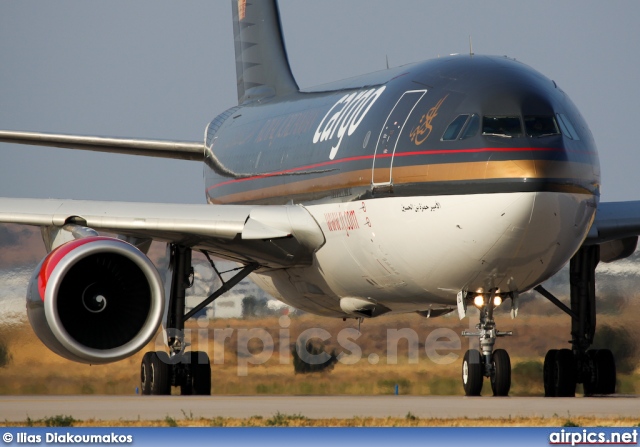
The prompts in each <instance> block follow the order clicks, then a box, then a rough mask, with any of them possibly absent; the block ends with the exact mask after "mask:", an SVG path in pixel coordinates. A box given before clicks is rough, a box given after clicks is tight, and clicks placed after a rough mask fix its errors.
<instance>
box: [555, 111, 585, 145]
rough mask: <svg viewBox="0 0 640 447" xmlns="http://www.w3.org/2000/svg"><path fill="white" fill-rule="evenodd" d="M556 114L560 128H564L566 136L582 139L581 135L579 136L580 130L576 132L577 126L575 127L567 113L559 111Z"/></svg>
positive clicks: (563, 131)
mask: <svg viewBox="0 0 640 447" xmlns="http://www.w3.org/2000/svg"><path fill="white" fill-rule="evenodd" d="M556 116H557V117H558V124H559V125H560V129H561V130H562V133H563V134H564V136H565V137H567V138H571V139H572V140H576V141H578V140H580V136H578V132H576V129H575V127H573V124H572V123H571V121H570V120H569V117H567V115H565V114H564V113H558V114H556Z"/></svg>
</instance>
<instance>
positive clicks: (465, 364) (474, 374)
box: [462, 349, 484, 396]
mask: <svg viewBox="0 0 640 447" xmlns="http://www.w3.org/2000/svg"><path fill="white" fill-rule="evenodd" d="M481 360H482V356H481V355H480V351H478V350H477V349H469V350H468V351H467V352H465V353H464V359H463V360H462V385H463V386H464V394H465V396H479V395H480V393H481V392H482V382H483V380H484V375H483V371H482V363H481Z"/></svg>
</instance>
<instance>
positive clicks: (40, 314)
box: [27, 237, 164, 364]
mask: <svg viewBox="0 0 640 447" xmlns="http://www.w3.org/2000/svg"><path fill="white" fill-rule="evenodd" d="M163 313H164V288H163V286H162V280H161V279H160V276H159V275H158V271H157V270H156V268H155V266H154V265H153V263H152V262H151V261H150V260H149V259H148V258H147V257H146V256H145V255H144V254H143V253H142V252H141V251H140V250H138V249H137V248H135V247H134V246H132V245H130V244H128V243H126V242H124V241H121V240H119V239H114V238H108V237H88V238H84V239H78V240H74V241H71V242H67V243H66V244H63V245H61V246H60V247H58V248H56V249H55V250H54V251H52V252H51V253H49V254H48V255H47V257H45V258H44V259H43V260H42V261H41V262H40V264H39V265H38V267H37V268H36V271H35V272H34V274H33V276H32V278H31V282H30V283H29V287H28V289H27V314H28V316H29V322H30V323H31V326H32V327H33V329H34V331H35V333H36V335H37V336H38V337H39V338H40V340H42V342H43V343H44V344H45V345H47V347H48V348H49V349H51V350H52V351H54V352H56V353H57V354H59V355H61V356H63V357H65V358H67V359H70V360H74V361H78V362H82V363H91V364H100V363H109V362H115V361H118V360H121V359H123V358H126V357H129V356H131V355H133V354H135V353H136V352H137V351H139V350H140V349H142V348H143V347H144V346H145V345H146V344H147V343H148V342H149V341H150V340H151V338H153V336H154V335H155V333H156V331H157V330H158V327H159V326H160V323H161V321H162V316H163Z"/></svg>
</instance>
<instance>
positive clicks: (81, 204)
mask: <svg viewBox="0 0 640 447" xmlns="http://www.w3.org/2000/svg"><path fill="white" fill-rule="evenodd" d="M0 223H15V224H24V225H36V226H40V227H44V228H47V229H52V228H53V229H55V228H58V229H62V228H63V227H65V226H67V225H69V226H75V227H72V228H77V227H80V228H82V227H88V228H92V229H94V230H96V231H104V232H108V233H116V234H119V235H123V236H127V237H130V238H135V239H139V240H149V239H153V240H158V241H163V242H171V243H176V244H180V245H185V246H188V247H191V248H194V249H201V250H206V251H208V252H210V253H213V254H216V255H218V256H221V257H224V258H227V259H231V260H234V261H237V262H242V263H258V264H260V265H261V266H264V267H273V268H281V267H292V266H296V265H309V264H310V263H311V262H312V255H313V253H314V252H315V251H317V250H318V249H319V248H320V247H321V246H322V245H323V244H324V242H325V238H324V234H323V232H322V230H321V229H320V227H319V225H318V224H317V222H316V221H315V219H314V218H313V217H312V216H311V214H309V212H308V211H307V210H306V209H305V208H304V207H302V206H297V205H283V206H275V205H262V206H260V205H255V206H251V205H207V204H202V205H191V204H158V203H132V202H98V201H80V200H58V199H14V198H0ZM66 228H69V227H66ZM66 228H65V229H66Z"/></svg>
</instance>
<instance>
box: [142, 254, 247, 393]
mask: <svg viewBox="0 0 640 447" xmlns="http://www.w3.org/2000/svg"><path fill="white" fill-rule="evenodd" d="M169 250H170V256H171V257H170V263H169V272H168V273H167V278H168V280H170V281H171V282H170V284H169V286H170V287H169V290H170V296H169V304H168V312H167V321H166V326H165V327H166V328H167V329H166V335H167V337H166V340H167V345H168V348H169V353H166V352H164V351H157V352H147V353H145V355H144V357H143V358H142V364H141V365H140V388H141V390H142V394H147V395H149V394H152V395H168V394H171V387H172V386H174V387H180V394H182V395H210V394H211V364H210V362H209V356H208V355H207V353H206V352H202V351H185V349H186V347H187V344H186V343H185V341H184V322H185V321H187V320H188V319H189V318H191V317H193V316H194V315H195V314H197V313H198V312H199V311H200V310H202V309H203V308H204V307H206V306H207V305H209V304H210V303H212V302H213V301H214V300H215V299H217V298H218V297H219V296H220V295H222V294H223V293H225V292H227V291H228V290H230V289H231V288H232V287H234V286H235V285H236V284H238V283H239V282H240V281H242V279H244V278H245V277H246V276H247V275H248V274H249V273H251V272H252V271H254V270H255V269H256V268H257V267H258V266H257V265H256V264H250V265H247V266H245V267H243V268H242V269H240V270H239V271H238V273H236V274H235V275H234V276H233V277H232V278H231V279H230V280H228V281H226V282H225V281H222V286H221V287H220V288H219V289H218V290H217V291H216V292H214V293H213V294H212V295H210V296H209V297H208V298H207V299H205V300H204V301H202V302H201V303H200V304H198V305H197V306H196V307H194V308H193V309H192V310H191V311H189V312H188V313H185V292H186V289H188V288H189V287H191V286H192V285H193V268H192V267H191V249H190V248H188V247H183V246H178V245H173V244H172V245H169ZM205 255H206V253H205ZM207 258H209V257H208V256H207ZM209 262H210V263H211V266H212V267H213V269H214V270H215V271H216V273H218V276H219V277H220V273H219V272H218V271H217V269H216V268H215V265H214V264H213V262H212V261H211V259H209ZM220 279H221V280H222V277H220Z"/></svg>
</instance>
